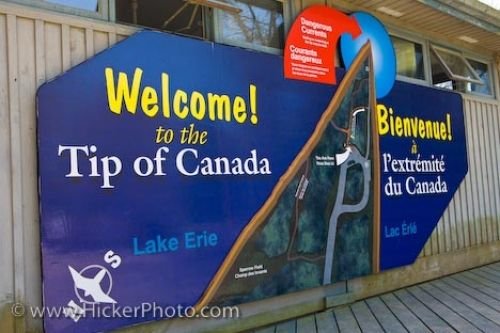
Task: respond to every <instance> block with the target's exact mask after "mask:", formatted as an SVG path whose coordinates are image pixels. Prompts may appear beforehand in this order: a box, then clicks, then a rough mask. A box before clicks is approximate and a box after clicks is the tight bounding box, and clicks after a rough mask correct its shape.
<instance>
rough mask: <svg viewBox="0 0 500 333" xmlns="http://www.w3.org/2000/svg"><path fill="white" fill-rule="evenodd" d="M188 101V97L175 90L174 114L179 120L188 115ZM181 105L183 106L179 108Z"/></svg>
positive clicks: (183, 92)
mask: <svg viewBox="0 0 500 333" xmlns="http://www.w3.org/2000/svg"><path fill="white" fill-rule="evenodd" d="M187 101H188V96H187V94H186V92H185V91H183V90H180V89H179V90H177V91H176V92H175V95H174V102H173V104H174V105H173V107H174V113H175V115H176V116H177V117H179V118H180V119H185V118H186V117H187V116H188V114H189V108H188V107H187V106H186V104H187ZM181 103H182V104H183V105H184V106H183V107H182V108H181Z"/></svg>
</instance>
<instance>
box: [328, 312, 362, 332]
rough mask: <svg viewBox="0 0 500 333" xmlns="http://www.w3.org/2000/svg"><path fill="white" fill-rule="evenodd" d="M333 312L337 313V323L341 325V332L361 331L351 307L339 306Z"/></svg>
mask: <svg viewBox="0 0 500 333" xmlns="http://www.w3.org/2000/svg"><path fill="white" fill-rule="evenodd" d="M333 313H334V314H335V318H336V319H337V324H338V325H339V329H340V332H342V333H343V332H346V333H354V332H359V333H361V330H360V329H359V325H358V322H357V321H356V318H355V317H354V315H353V314H352V312H351V308H350V307H348V306H343V307H340V308H337V309H335V310H334V311H333Z"/></svg>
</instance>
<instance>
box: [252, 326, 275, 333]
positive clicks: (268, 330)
mask: <svg viewBox="0 0 500 333" xmlns="http://www.w3.org/2000/svg"><path fill="white" fill-rule="evenodd" d="M275 332H276V326H268V327H264V328H260V329H258V330H255V331H254V333H275Z"/></svg>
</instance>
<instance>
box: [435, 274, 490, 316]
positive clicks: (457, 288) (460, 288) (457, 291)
mask: <svg viewBox="0 0 500 333" xmlns="http://www.w3.org/2000/svg"><path fill="white" fill-rule="evenodd" d="M432 284H433V285H434V286H436V287H438V288H440V289H441V290H442V291H444V292H445V293H446V294H448V295H450V296H452V297H454V298H455V299H456V300H458V301H459V302H462V303H464V304H467V306H469V307H471V308H473V309H474V310H475V311H477V312H479V313H481V315H482V316H483V317H485V318H488V319H489V320H491V321H493V322H494V323H496V324H498V325H500V312H498V311H496V310H495V309H493V308H491V307H490V306H488V305H486V304H485V303H483V302H480V301H479V300H477V299H476V298H474V297H472V296H470V295H468V294H466V293H465V292H464V289H465V288H464V287H465V286H464V285H460V284H458V285H456V284H455V285H453V284H451V283H450V284H448V283H444V282H443V281H433V283H432ZM450 287H451V288H450Z"/></svg>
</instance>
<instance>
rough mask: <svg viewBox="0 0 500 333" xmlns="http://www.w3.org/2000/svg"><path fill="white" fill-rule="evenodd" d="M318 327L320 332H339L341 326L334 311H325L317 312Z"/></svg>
mask: <svg viewBox="0 0 500 333" xmlns="http://www.w3.org/2000/svg"><path fill="white" fill-rule="evenodd" d="M316 328H317V330H318V333H338V332H339V328H338V327H337V323H336V321H335V318H334V316H333V311H324V312H320V313H317V314H316Z"/></svg>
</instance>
